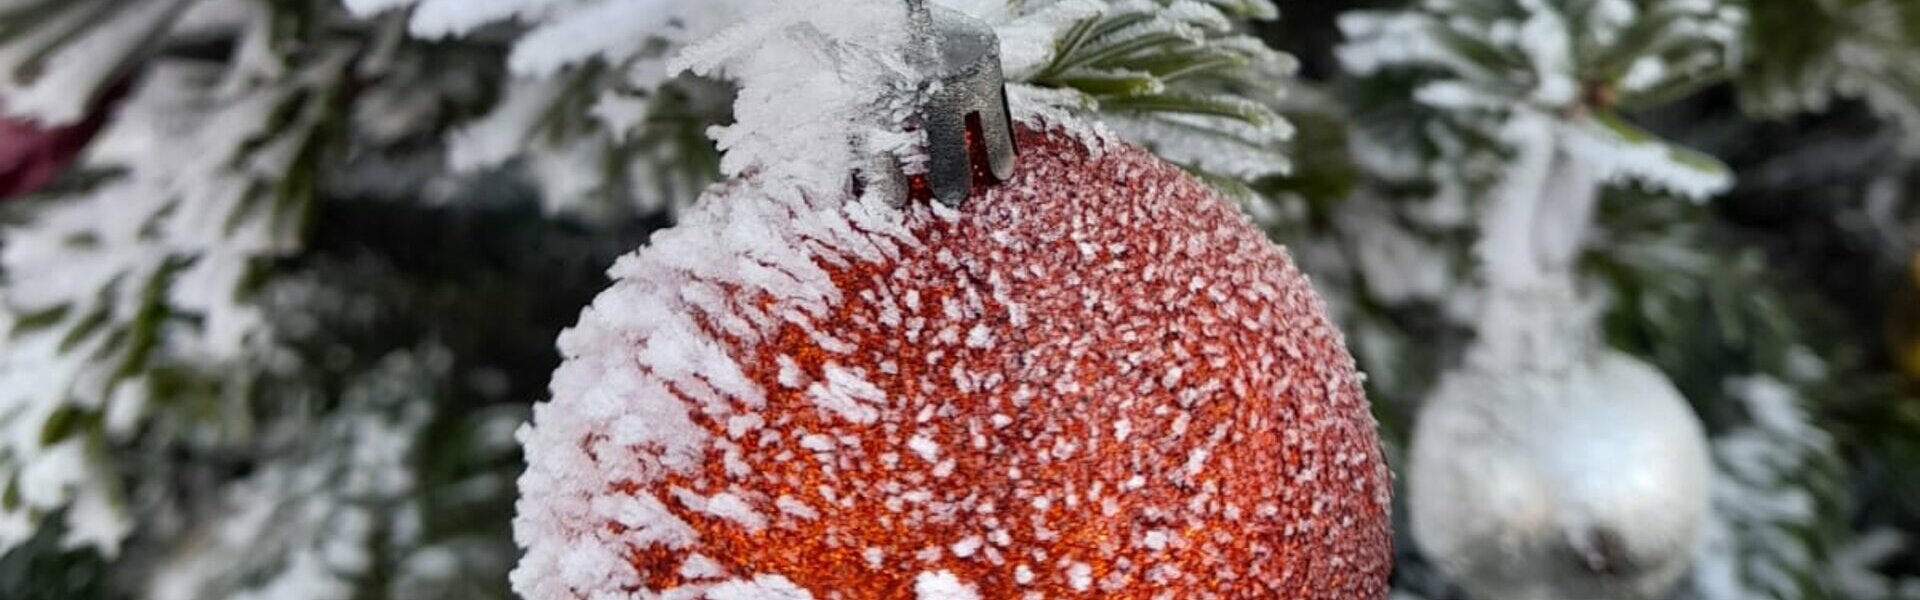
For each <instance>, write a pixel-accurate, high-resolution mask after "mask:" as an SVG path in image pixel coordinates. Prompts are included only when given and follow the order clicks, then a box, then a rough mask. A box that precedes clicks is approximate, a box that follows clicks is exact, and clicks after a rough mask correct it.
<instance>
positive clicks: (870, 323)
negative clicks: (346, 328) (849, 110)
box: [535, 129, 1391, 600]
mask: <svg viewBox="0 0 1920 600" xmlns="http://www.w3.org/2000/svg"><path fill="white" fill-rule="evenodd" d="M1019 141H1020V148H1021V152H1022V154H1021V158H1020V161H1021V162H1020V172H1019V174H1018V176H1017V177H1016V178H1015V179H1014V180H1013V181H1011V182H1009V183H1007V184H1005V185H1001V186H998V187H994V188H991V189H987V190H976V192H977V193H976V196H975V197H974V198H972V199H971V200H970V201H969V202H968V203H966V204H965V205H964V207H962V208H961V209H960V210H959V214H958V215H957V216H954V215H946V216H940V215H936V214H933V213H932V212H930V211H924V210H923V211H918V213H917V215H918V216H916V217H915V218H914V219H913V220H912V221H910V227H911V229H912V230H913V231H914V233H915V235H916V237H917V239H918V240H919V243H918V245H917V246H912V247H908V248H906V249H905V250H904V251H903V253H902V254H901V255H900V256H899V257H898V259H897V260H887V261H882V262H877V263H876V262H863V261H860V260H855V259H851V258H848V257H824V258H821V259H817V260H816V262H817V263H818V264H821V265H823V266H825V267H826V268H827V269H828V270H829V272H830V274H831V276H832V279H833V280H834V282H835V283H836V284H837V285H838V287H839V288H840V292H841V295H840V301H839V302H838V303H837V304H836V305H834V307H833V308H832V314H831V315H830V316H829V317H827V318H824V319H814V320H812V321H811V324H809V325H804V326H803V325H801V324H788V325H786V326H784V327H779V328H777V329H776V331H777V334H775V335H773V336H771V337H763V338H761V339H759V340H757V341H754V340H746V339H739V338H732V337H728V336H727V335H725V334H723V333H721V332H720V327H719V326H717V325H714V326H712V329H711V330H709V331H707V332H706V333H707V334H708V335H712V336H713V337H714V338H715V339H718V340H721V343H722V344H724V345H726V348H725V350H726V351H727V352H728V353H729V354H731V355H733V356H734V357H735V358H736V359H737V360H738V361H739V363H740V364H741V365H742V367H743V368H744V369H745V371H746V374H747V376H748V377H749V378H751V379H752V380H753V381H754V382H755V383H757V384H758V385H759V387H761V388H763V389H764V390H766V404H765V406H764V408H761V409H758V410H757V411H754V412H756V413H757V415H758V416H759V417H760V418H761V419H763V420H764V425H763V426H762V427H761V428H759V429H758V430H757V431H755V432H752V433H746V434H744V435H737V434H736V435H733V436H732V439H733V440H734V442H735V445H736V447H737V448H738V453H737V454H735V455H734V456H733V457H732V459H733V461H735V464H736V467H737V466H738V464H739V463H744V465H745V466H746V469H744V471H743V470H742V469H739V468H735V469H733V471H732V472H729V469H728V468H727V463H728V462H729V460H728V459H727V458H726V457H724V456H722V450H720V449H717V448H716V449H714V450H710V451H709V456H708V458H707V460H706V462H705V465H704V467H701V468H696V469H693V470H690V471H686V472H680V473H674V474H669V475H666V476H664V477H662V478H660V479H658V480H656V481H652V482H646V483H641V482H625V483H621V484H616V485H614V486H612V488H611V489H607V490H605V493H606V494H636V493H652V494H654V495H655V496H656V497H659V498H662V499H665V500H664V502H665V504H666V505H667V506H668V507H669V509H670V510H671V511H672V512H673V514H674V515H675V516H677V517H678V518H680V519H681V520H683V521H684V522H685V523H686V524H688V525H690V526H691V528H692V529H693V530H694V531H695V532H697V533H698V541H697V542H696V543H694V544H693V545H691V546H690V547H683V548H669V547H667V546H665V545H646V544H633V545H630V546H629V547H628V548H627V549H626V556H627V558H628V561H629V562H630V563H631V565H632V566H633V568H635V569H636V570H637V571H638V572H639V574H640V577H639V581H641V582H642V583H641V584H640V585H639V586H637V587H629V588H628V589H626V590H620V591H626V592H633V591H642V590H646V591H661V590H669V589H674V588H683V586H688V585H693V584H696V583H697V582H695V581H692V580H690V579H689V578H688V577H686V576H684V574H683V570H682V569H683V567H685V566H686V565H685V561H686V559H687V558H688V557H689V556H692V555H694V554H698V555H700V556H702V557H704V558H705V559H710V560H712V561H713V562H715V563H718V565H720V566H721V567H723V568H724V570H725V573H726V576H730V577H740V578H746V577H752V576H754V575H755V574H775V575H779V576H781V577H784V578H786V579H787V580H790V581H791V582H792V583H793V584H795V585H797V586H798V587H800V588H804V589H806V590H808V591H809V592H810V593H811V594H813V596H814V597H816V598H913V597H914V584H915V579H916V577H917V576H919V575H920V574H923V573H930V572H938V571H945V572H947V573H950V574H952V575H953V576H954V577H955V578H956V579H957V580H958V581H960V582H962V583H964V584H965V585H967V586H969V587H971V588H972V589H973V590H975V591H976V592H977V593H978V594H979V596H980V597H981V598H1022V597H1027V596H1026V595H1027V594H1040V595H1041V596H1040V597H1047V598H1060V597H1105V598H1143V599H1144V598H1180V599H1186V598H1302V599H1306V598H1325V599H1340V600H1368V599H1378V598H1384V597H1385V593H1386V583H1385V582H1386V577H1387V573H1388V570H1389V569H1390V561H1391V548H1390V544H1391V536H1390V532H1389V518H1388V489H1389V481H1388V479H1389V476H1388V474H1387V471H1386V469H1385V467H1384V466H1383V461H1382V459H1381V455H1380V451H1379V447H1378V440H1377V438H1376V436H1375V433H1374V422H1373V420H1372V418H1371V417H1370V416H1369V414H1368V412H1367V403H1366V400H1365V398H1364V397H1363V396H1362V393H1361V390H1360V387H1359V385H1358V383H1357V379H1356V376H1355V373H1354V370H1353V366H1352V360H1351V359H1350V358H1349V355H1348V354H1347V351H1346V349H1345V348H1344V347H1343V346H1342V342H1341V338H1340V337H1339V334H1338V333H1337V332H1336V331H1335V330H1334V329H1333V328H1332V326H1331V325H1330V324H1329V323H1328V321H1327V317H1326V315H1325V314H1324V312H1323V309H1322V306H1321V304H1320V301H1319V300H1318V299H1317V297H1316V296H1315V295H1314V292H1313V291H1312V289H1311V287H1310V286H1309V284H1308V282H1307V280H1306V279H1305V278H1304V277H1303V276H1302V275H1301V274H1300V273H1299V272H1298V271H1296V270H1295V268H1294V267H1293V266H1292V264H1291V261H1290V260H1289V259H1288V258H1287V257H1286V255H1285V254H1284V253H1283V252H1282V251H1281V250H1280V249H1279V248H1278V247H1277V246H1274V245H1273V244H1272V243H1271V242H1269V241H1268V240H1266V239H1265V238H1264V237H1263V235H1262V234H1261V233H1260V232H1259V231H1258V230H1257V229H1255V228H1254V227H1253V226H1251V225H1250V224H1249V223H1248V222H1247V221H1246V220H1245V219H1244V218H1243V217H1241V216H1240V214H1239V213H1238V212H1237V211H1236V210H1235V209H1234V208H1233V207H1232V205H1231V203H1230V202H1229V201H1228V200H1226V199H1224V198H1222V197H1220V196H1219V195H1218V194H1217V193H1215V192H1213V191H1211V190H1210V189H1208V188H1206V187H1205V186H1204V185H1203V184H1201V183H1199V182H1197V181H1196V180H1194V179H1193V178H1191V177H1189V176H1188V175H1186V174H1184V173H1183V172H1181V171H1180V170H1179V169H1177V168H1175V167H1173V166H1170V165H1168V164H1165V163H1163V162H1161V161H1159V160H1157V159H1155V158H1153V157H1151V156H1150V155H1148V154H1147V153H1145V152H1143V151H1140V150H1138V149H1134V148H1130V147H1109V148H1108V149H1106V151H1105V152H1104V153H1103V154H1102V155H1100V156H1097V157H1095V156H1091V155H1090V154H1089V152H1088V151H1087V150H1086V149H1085V148H1083V147H1082V146H1081V145H1080V143H1079V142H1077V141H1074V140H1072V139H1069V138H1067V137H1065V136H1061V135H1048V134H1041V133H1036V132H1033V131H1030V130H1024V129H1023V130H1022V131H1021V133H1020V137H1019ZM980 192H984V193H980ZM720 201H724V198H722V199H721V200H720ZM739 300H740V301H743V302H748V303H755V304H757V306H758V308H762V309H777V306H776V305H777V303H776V302H774V301H772V300H770V299H768V298H758V299H753V298H741V299H739ZM823 340H824V341H823ZM829 371H838V372H841V373H843V374H844V373H852V374H857V375H858V376H859V378H860V379H861V380H864V381H866V382H869V383H871V384H872V385H873V386H875V387H877V388H879V389H880V390H882V391H884V393H885V400H884V401H882V402H878V403H876V404H875V405H874V408H875V410H876V413H874V416H875V417H876V418H875V419H873V420H872V421H871V422H864V423H863V422H857V420H853V419H848V418H846V417H845V416H844V415H841V414H837V413H835V412H833V411H829V410H824V409H823V408H822V407H821V406H820V405H819V404H818V403H817V402H816V398H815V397H814V396H812V395H810V392H809V390H810V389H811V390H814V391H818V385H819V384H820V382H823V381H827V380H828V379H830V377H829V375H828V372H829ZM694 420H695V422H696V423H698V424H699V425H700V426H702V427H704V428H705V429H707V430H708V431H709V432H710V433H711V434H712V435H713V436H715V437H716V438H720V437H727V436H729V432H728V424H727V423H725V422H719V421H716V420H715V419H712V418H710V417H706V416H700V415H695V417H694ZM809 436H813V437H811V438H810V439H811V440H812V443H811V444H807V443H803V440H807V439H809ZM914 438H920V439H921V442H922V443H920V444H918V445H917V446H916V445H915V444H914V443H911V442H910V441H911V440H914ZM924 442H932V445H933V446H937V449H936V450H934V451H933V452H923V451H917V450H916V448H918V449H919V450H924V449H925V448H927V446H928V445H927V444H925V443H924ZM535 468H539V465H535ZM687 492H691V493H692V494H697V495H700V496H712V495H714V494H720V493H722V492H725V493H728V494H732V495H733V496H736V497H739V498H743V499H745V501H746V503H747V504H748V505H750V506H751V508H752V509H753V510H754V512H756V513H757V514H759V515H763V516H764V517H765V518H766V519H767V523H768V524H767V525H766V526H764V527H761V528H757V529H755V528H749V527H746V526H744V525H743V524H742V523H741V522H739V521H738V520H733V519H726V518H722V517H720V516H716V515H715V514H712V513H710V512H702V511H697V510H691V509H689V508H688V507H687V506H685V505H684V504H676V503H675V501H674V498H676V497H680V495H682V494H684V493H687ZM782 499H784V502H785V503H786V504H787V506H788V507H789V508H791V507H792V506H794V505H795V503H796V502H797V503H798V505H800V506H803V507H804V509H802V510H798V511H796V510H790V509H789V510H783V508H782V506H781V505H780V503H779V502H778V501H780V500H782ZM606 527H608V528H611V529H613V531H612V532H613V533H616V534H617V533H620V532H621V531H623V526H621V525H619V524H615V523H609V524H607V525H606ZM608 591H612V590H608Z"/></svg>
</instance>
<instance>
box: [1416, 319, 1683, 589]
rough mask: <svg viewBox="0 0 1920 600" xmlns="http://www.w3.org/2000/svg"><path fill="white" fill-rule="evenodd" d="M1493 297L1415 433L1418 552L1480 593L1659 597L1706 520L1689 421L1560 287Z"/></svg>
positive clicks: (1663, 381) (1646, 370)
mask: <svg viewBox="0 0 1920 600" xmlns="http://www.w3.org/2000/svg"><path fill="white" fill-rule="evenodd" d="M1490 301H1491V304H1490V305H1489V307H1488V313H1489V314H1490V315H1498V318H1497V319H1496V320H1490V321H1491V322H1490V326H1489V327H1487V328H1485V329H1483V330H1482V332H1481V341H1480V342H1479V343H1478V345H1477V346H1476V347H1475V348H1474V351H1473V353H1472V354H1471V355H1470V356H1469V358H1468V364H1467V365H1466V366H1465V367H1463V368H1461V369H1459V370H1456V371H1454V372H1452V373H1449V374H1447V375H1446V376H1445V377H1444V378H1443V379H1442V380H1441V383H1440V386H1439V388H1438V389H1437V390H1436V391H1435V392H1434V395H1433V397H1432V398H1431V399H1429V400H1428V401H1427V404H1426V406H1425V407H1424V408H1423V409H1422V411H1421V414H1420V419H1419V422H1418V425H1417V427H1416V429H1415V431H1414V434H1413V447H1412V454H1411V463H1410V465H1409V467H1408V470H1407V487H1408V495H1409V499H1408V503H1409V509H1410V511H1411V514H1410V517H1411V519H1412V525H1413V538H1414V542H1415V544H1416V545H1417V546H1418V547H1419V548H1420V550H1421V552H1422V553H1423V554H1424V555H1425V556H1427V557H1428V558H1429V559H1431V560H1432V561H1434V562H1435V563H1437V564H1438V565H1439V567H1440V568H1441V570H1442V571H1444V572H1445V573H1447V574H1448V576H1449V577H1450V578H1451V579H1452V580H1453V581H1454V582H1455V583H1457V584H1459V585H1460V586H1461V587H1464V588H1466V589H1467V591H1469V592H1470V593H1471V594H1472V597H1473V598H1476V599H1486V600H1651V599H1654V598H1660V597H1663V596H1662V594H1664V593H1665V592H1666V591H1667V590H1668V588H1670V587H1672V585H1673V583H1674V582H1675V580H1676V579H1678V577H1679V576H1680V575H1681V574H1682V573H1683V572H1685V570H1686V568H1687V565H1688V564H1689V560H1690V558H1691V556H1692V553H1693V550H1694V548H1695V546H1696V542H1697V541H1698V539H1699V536H1700V534H1701V528H1702V525H1703V523H1704V522H1705V519H1706V517H1707V510H1708V500H1709V498H1708V487H1709V482H1710V481H1711V479H1712V471H1711V464H1710V463H1709V462H1708V454H1707V442H1706V437H1705V434H1704V433H1703V431H1702V428H1701V425H1700V422H1699V420H1698V418H1696V417H1695V416H1694V414H1693V412H1692V410H1691V409H1690V408H1689V406H1688V404H1687V401H1686V399H1685V398H1684V397H1682V396H1681V395H1680V392H1679V391H1678V390H1676V389H1675V388H1674V386H1673V383H1672V382H1670V381H1668V379H1667V378H1666V376H1665V375H1662V374H1661V373H1660V372H1659V371H1658V370H1656V369H1654V368H1653V367H1652V366H1649V365H1647V364H1646V363H1643V362H1641V361H1639V360H1638V359H1635V358H1633V357H1631V356H1628V355H1626V354H1622V353H1620V352H1618V351H1614V350H1610V349H1605V348H1602V347H1601V346H1600V345H1599V344H1598V343H1596V342H1595V341H1594V340H1592V339H1591V337H1590V334H1589V333H1588V331H1587V330H1586V328H1587V326H1588V323H1589V321H1588V320H1587V318H1586V317H1587V316H1588V315H1590V314H1591V313H1590V312H1589V311H1588V310H1587V307H1585V306H1583V305H1582V303H1581V302H1579V301H1578V299H1577V298H1575V297H1574V293H1573V289H1572V286H1571V284H1570V283H1568V282H1565V281H1553V282H1547V283H1542V284H1541V285H1539V286H1538V287H1532V288H1527V289H1520V290H1498V291H1496V292H1495V295H1494V297H1492V298H1491V300H1490ZM1493 323H1498V324H1493Z"/></svg>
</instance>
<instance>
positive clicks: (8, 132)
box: [0, 91, 120, 200]
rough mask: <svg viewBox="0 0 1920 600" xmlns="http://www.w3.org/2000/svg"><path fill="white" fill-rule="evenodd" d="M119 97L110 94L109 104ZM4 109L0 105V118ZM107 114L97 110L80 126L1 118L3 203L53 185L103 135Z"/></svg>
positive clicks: (0, 162) (76, 124) (104, 111)
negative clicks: (95, 137) (54, 180)
mask: <svg viewBox="0 0 1920 600" xmlns="http://www.w3.org/2000/svg"><path fill="white" fill-rule="evenodd" d="M119 94H120V92H118V91H113V92H110V93H109V94H108V96H107V97H108V98H109V100H108V101H107V102H110V101H111V100H110V99H111V98H114V97H117V96H118V95H119ZM107 102H103V103H102V104H103V105H104V104H106V103H107ZM5 108H6V107H5V104H4V102H3V101H0V114H4V113H5ZM106 113H107V111H106V110H103V109H97V110H94V111H93V112H92V113H91V114H89V115H87V117H86V119H84V120H82V121H80V122H79V123H74V124H72V125H62V126H47V125H43V124H41V123H39V122H37V121H33V120H29V119H24V118H20V117H8V116H0V200H4V199H7V198H12V197H14V196H19V195H23V194H30V193H33V192H34V191H37V190H39V189H40V188H42V187H45V186H46V185H47V184H48V183H51V182H53V178H54V177H55V176H58V175H59V174H60V171H62V170H64V169H66V167H67V165H69V164H72V163H73V160H74V158H75V157H77V156H79V154H80V151H81V150H84V149H85V148H86V147H87V142H90V141H92V140H93V136H94V134H95V133H98V132H99V131H100V126H101V125H102V124H104V123H105V122H106Z"/></svg>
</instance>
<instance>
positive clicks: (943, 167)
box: [907, 0, 1016, 206]
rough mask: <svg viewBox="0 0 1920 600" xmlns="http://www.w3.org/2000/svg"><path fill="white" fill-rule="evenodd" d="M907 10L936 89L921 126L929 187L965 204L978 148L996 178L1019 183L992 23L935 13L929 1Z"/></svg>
mask: <svg viewBox="0 0 1920 600" xmlns="http://www.w3.org/2000/svg"><path fill="white" fill-rule="evenodd" d="M907 12H908V19H909V26H910V27H911V30H910V35H912V37H913V39H914V46H915V47H914V48H913V50H912V52H914V53H915V56H914V57H912V58H913V61H914V63H915V64H916V65H918V66H920V67H921V68H922V70H923V71H925V72H926V73H927V74H928V78H929V80H928V82H927V84H926V85H929V86H930V87H931V89H929V90H928V92H927V103H926V105H925V106H924V107H923V108H922V111H921V123H920V126H921V128H922V129H924V130H925V131H926V133H927V154H928V158H929V161H928V166H927V182H928V184H929V186H930V187H931V188H932V189H933V196H934V198H935V199H937V200H939V201H940V203H941V204H945V205H947V206H959V205H960V204H961V203H963V202H966V200H967V196H968V195H970V194H972V193H973V179H974V176H973V173H974V154H975V147H974V145H975V144H978V145H979V149H980V150H983V151H984V152H982V153H983V154H985V156H986V159H987V160H986V162H987V165H986V166H987V169H986V170H987V172H989V173H991V174H992V175H993V178H994V179H996V180H998V181H1006V180H1008V179H1012V178H1013V172H1014V167H1015V160H1016V150H1015V148H1014V140H1013V116H1012V115H1011V114H1010V112H1009V110H1008V107H1007V87H1006V76H1005V74H1004V73H1002V72H1001V67H1000V38H999V37H998V36H996V35H995V34H994V31H993V27H992V26H991V25H988V24H986V23H983V22H981V21H979V20H976V19H974V18H972V17H969V16H967V15H965V14H962V13H960V12H957V11H953V10H948V9H945V8H930V7H929V6H928V5H927V2H926V0H907Z"/></svg>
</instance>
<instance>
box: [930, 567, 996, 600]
mask: <svg viewBox="0 0 1920 600" xmlns="http://www.w3.org/2000/svg"><path fill="white" fill-rule="evenodd" d="M913 594H914V598H915V599H916V600H980V594H979V592H975V591H974V589H973V586H970V585H967V584H966V583H965V582H962V581H960V578H959V577H955V576H954V574H953V573H951V572H948V571H933V572H923V573H921V574H920V575H918V576H916V577H914V578H913Z"/></svg>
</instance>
